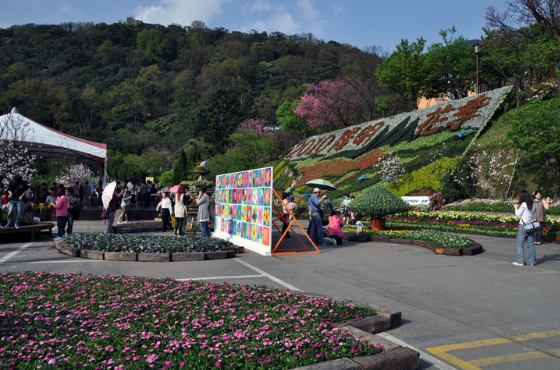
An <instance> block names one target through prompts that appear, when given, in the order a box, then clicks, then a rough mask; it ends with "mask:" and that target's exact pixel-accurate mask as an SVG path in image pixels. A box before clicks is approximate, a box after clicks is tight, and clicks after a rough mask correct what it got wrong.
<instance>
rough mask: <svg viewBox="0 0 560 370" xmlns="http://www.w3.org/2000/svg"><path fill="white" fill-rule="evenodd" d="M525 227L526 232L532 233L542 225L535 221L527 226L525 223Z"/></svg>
mask: <svg viewBox="0 0 560 370" xmlns="http://www.w3.org/2000/svg"><path fill="white" fill-rule="evenodd" d="M521 222H523V220H521ZM523 227H525V231H527V232H529V233H530V232H533V231H535V230H537V229H538V228H539V227H541V223H540V222H539V221H537V220H533V221H531V222H529V223H527V224H526V223H525V222H523Z"/></svg>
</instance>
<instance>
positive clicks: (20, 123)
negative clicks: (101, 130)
mask: <svg viewBox="0 0 560 370" xmlns="http://www.w3.org/2000/svg"><path fill="white" fill-rule="evenodd" d="M2 128H4V129H2ZM14 128H21V130H18V129H14ZM22 131H25V134H24V136H23V138H22V137H21V136H19V135H21V134H22ZM0 139H1V140H15V141H21V142H23V143H25V145H27V147H28V150H29V151H30V152H31V153H33V154H37V155H41V156H44V157H64V158H72V159H75V160H79V161H81V162H84V163H87V164H93V165H102V164H103V163H104V162H105V159H106V158H107V145H106V144H101V143H95V142H93V141H88V140H84V139H80V138H77V137H74V136H71V135H68V134H65V133H64V132H60V131H57V130H54V129H52V128H50V127H47V126H45V125H42V124H40V123H38V122H35V121H33V120H32V119H29V118H27V117H25V116H23V115H21V114H20V113H19V111H18V110H17V109H16V108H14V109H12V111H11V112H10V113H8V114H4V115H2V116H0Z"/></svg>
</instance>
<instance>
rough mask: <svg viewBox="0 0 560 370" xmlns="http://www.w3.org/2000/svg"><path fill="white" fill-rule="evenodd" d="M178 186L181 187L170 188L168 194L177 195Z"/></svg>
mask: <svg viewBox="0 0 560 370" xmlns="http://www.w3.org/2000/svg"><path fill="white" fill-rule="evenodd" d="M179 186H181V185H174V186H172V187H171V189H169V192H170V193H175V194H177V192H178V191H179Z"/></svg>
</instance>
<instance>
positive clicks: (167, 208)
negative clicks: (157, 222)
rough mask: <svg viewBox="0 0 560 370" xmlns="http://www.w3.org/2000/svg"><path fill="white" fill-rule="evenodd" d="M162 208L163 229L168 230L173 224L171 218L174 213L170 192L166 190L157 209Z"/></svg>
mask: <svg viewBox="0 0 560 370" xmlns="http://www.w3.org/2000/svg"><path fill="white" fill-rule="evenodd" d="M160 208H161V220H162V221H163V225H162V227H161V231H163V232H166V231H167V228H168V226H171V224H170V222H169V219H170V218H171V215H172V214H173V203H172V202H171V199H170V198H169V194H168V193H167V192H164V193H163V194H162V199H161V202H159V204H158V205H157V209H158V210H159V209H160Z"/></svg>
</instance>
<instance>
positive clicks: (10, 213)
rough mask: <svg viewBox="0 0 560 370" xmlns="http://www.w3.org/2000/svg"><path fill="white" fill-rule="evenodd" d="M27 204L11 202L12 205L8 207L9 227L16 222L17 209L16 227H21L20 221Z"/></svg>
mask: <svg viewBox="0 0 560 370" xmlns="http://www.w3.org/2000/svg"><path fill="white" fill-rule="evenodd" d="M24 205H25V202H24V201H22V200H10V204H9V205H8V223H7V225H12V222H13V221H14V211H15V210H16V207H17V215H16V225H18V226H19V219H20V218H21V215H23V206H24Z"/></svg>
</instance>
